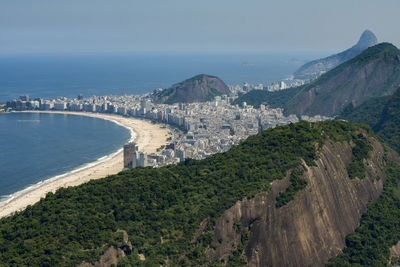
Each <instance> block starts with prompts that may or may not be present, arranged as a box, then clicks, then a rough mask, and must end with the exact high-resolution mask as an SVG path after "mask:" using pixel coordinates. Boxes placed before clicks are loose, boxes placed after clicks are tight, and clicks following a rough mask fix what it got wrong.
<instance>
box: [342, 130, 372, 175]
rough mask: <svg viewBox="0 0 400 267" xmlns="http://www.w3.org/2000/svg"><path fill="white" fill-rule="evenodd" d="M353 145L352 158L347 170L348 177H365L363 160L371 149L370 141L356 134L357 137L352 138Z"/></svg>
mask: <svg viewBox="0 0 400 267" xmlns="http://www.w3.org/2000/svg"><path fill="white" fill-rule="evenodd" d="M354 143H355V145H354V147H353V148H352V154H353V158H352V161H351V163H350V164H349V166H348V167H347V171H348V173H349V177H350V179H354V178H360V179H363V178H365V170H366V168H365V163H364V160H365V159H368V158H369V155H368V154H369V152H370V151H371V150H372V146H371V143H370V142H369V141H368V140H367V139H366V138H365V137H364V136H363V135H362V134H359V135H358V139H356V140H354Z"/></svg>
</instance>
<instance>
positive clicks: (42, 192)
mask: <svg viewBox="0 0 400 267" xmlns="http://www.w3.org/2000/svg"><path fill="white" fill-rule="evenodd" d="M44 112H45V111H44ZM46 113H59V114H71V115H79V116H89V117H95V118H101V119H106V120H111V121H114V122H116V123H119V124H121V125H123V126H124V127H126V128H128V129H130V130H131V134H132V131H133V132H134V133H136V139H135V143H136V144H137V145H138V146H139V150H140V151H144V152H146V153H148V154H149V153H154V152H156V150H157V148H159V147H160V146H162V145H165V144H166V142H167V138H168V137H169V131H168V129H167V128H161V127H160V126H159V125H156V124H152V123H150V122H148V121H144V120H139V119H135V118H127V117H122V116H118V115H110V114H99V113H86V112H57V111H54V112H53V111H48V112H46ZM122 169H123V151H122V149H121V150H120V151H118V152H117V153H114V155H112V156H110V157H109V158H107V159H106V160H104V161H101V162H98V163H97V164H93V165H91V166H88V167H87V168H82V169H78V170H77V171H73V172H71V173H68V174H65V175H62V176H60V177H59V178H57V179H52V180H49V181H47V182H46V181H45V182H43V183H42V184H40V185H39V186H37V187H36V188H34V189H32V190H29V191H27V192H24V193H23V194H21V195H19V196H17V197H15V198H14V199H12V200H11V201H9V202H8V203H7V204H5V205H3V206H1V207H0V218H2V217H5V216H8V215H10V214H12V213H13V212H16V211H20V210H23V209H24V208H26V207H27V206H28V205H33V204H35V203H36V202H38V201H39V200H40V199H41V198H43V197H45V196H46V194H47V193H48V192H55V191H56V190H57V189H59V188H61V187H68V186H77V185H80V184H83V183H86V182H88V181H90V180H93V179H99V178H104V177H106V176H108V175H112V174H116V173H118V172H120V171H122Z"/></svg>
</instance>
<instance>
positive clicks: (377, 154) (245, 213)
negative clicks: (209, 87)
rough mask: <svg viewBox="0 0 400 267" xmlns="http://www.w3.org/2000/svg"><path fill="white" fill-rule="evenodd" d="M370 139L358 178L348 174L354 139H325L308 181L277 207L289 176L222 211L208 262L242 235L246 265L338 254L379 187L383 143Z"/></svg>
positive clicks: (320, 259)
mask: <svg viewBox="0 0 400 267" xmlns="http://www.w3.org/2000/svg"><path fill="white" fill-rule="evenodd" d="M369 140H370V141H371V142H372V146H373V150H372V152H371V157H370V159H369V160H367V161H366V162H365V164H366V165H367V166H368V167H367V175H366V177H365V178H364V179H362V180H361V179H356V180H354V179H350V178H349V176H348V172H347V166H348V165H349V164H350V162H351V154H352V152H351V151H352V145H351V144H350V143H348V142H332V141H329V140H328V141H327V142H325V144H324V145H323V148H322V150H321V154H320V157H319V159H318V160H317V161H316V166H306V171H305V173H304V176H303V178H304V179H306V180H307V181H308V185H307V187H306V188H305V189H303V190H302V191H300V192H299V193H298V194H297V195H296V197H295V198H294V200H292V201H291V202H289V203H288V204H287V205H285V206H283V207H281V208H276V205H275V201H276V197H277V196H278V194H279V192H282V191H284V190H286V188H287V187H288V186H289V184H290V182H289V179H288V177H286V178H285V179H283V180H278V181H274V182H273V183H272V187H271V190H270V191H269V192H264V193H260V194H258V195H257V196H255V197H254V198H250V199H248V198H246V199H243V200H242V201H238V202H237V203H236V204H235V205H234V206H233V207H232V208H230V209H229V210H227V211H225V212H224V214H223V215H222V216H221V217H220V218H219V219H218V220H217V222H216V224H215V235H214V240H213V243H212V247H214V248H213V249H209V250H208V255H209V257H210V260H211V262H215V261H222V262H228V260H229V256H230V255H231V254H232V253H234V252H235V251H236V250H237V248H238V247H240V246H241V245H243V240H244V237H246V236H247V238H245V239H246V243H245V246H244V248H243V252H242V253H243V256H244V257H245V258H246V259H247V262H248V265H249V266H310V265H312V266H323V265H324V263H326V262H327V261H328V260H329V259H330V258H332V257H334V256H336V255H337V254H338V253H339V252H340V251H341V250H342V249H343V248H344V247H345V246H346V244H345V237H346V235H348V234H350V233H352V232H354V230H355V229H356V227H358V225H359V221H360V218H361V216H362V214H363V213H364V212H365V211H366V209H367V204H368V202H369V201H371V200H374V199H377V198H378V197H379V195H380V194H381V192H382V188H383V183H384V181H385V176H384V174H383V172H382V169H383V167H384V165H385V163H384V160H383V155H384V148H383V146H382V145H381V144H380V143H379V142H378V141H376V140H375V139H373V138H369ZM303 164H304V163H303Z"/></svg>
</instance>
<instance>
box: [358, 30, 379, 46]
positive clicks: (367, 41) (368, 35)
mask: <svg viewBox="0 0 400 267" xmlns="http://www.w3.org/2000/svg"><path fill="white" fill-rule="evenodd" d="M377 43H378V38H376V36H375V34H374V33H373V32H372V31H370V30H365V31H364V32H363V33H362V34H361V37H360V40H359V41H358V43H357V44H356V45H355V46H356V47H357V48H359V49H363V50H364V49H367V48H368V47H371V46H374V45H376V44H377Z"/></svg>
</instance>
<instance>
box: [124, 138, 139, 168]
mask: <svg viewBox="0 0 400 267" xmlns="http://www.w3.org/2000/svg"><path fill="white" fill-rule="evenodd" d="M137 150H138V146H137V145H135V143H133V142H132V143H128V144H125V145H124V168H127V169H130V168H133V166H132V161H133V153H134V152H135V151H137ZM135 167H136V166H135Z"/></svg>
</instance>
